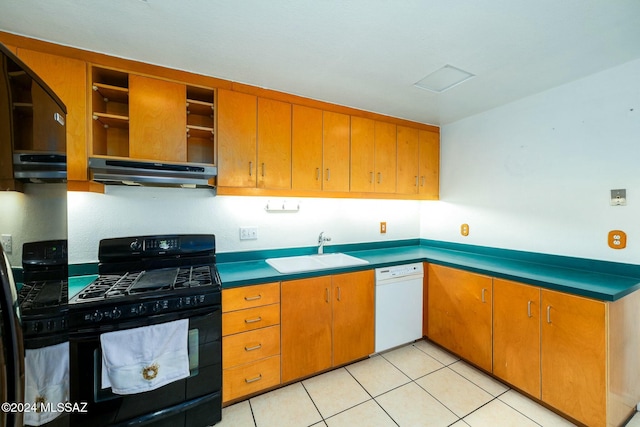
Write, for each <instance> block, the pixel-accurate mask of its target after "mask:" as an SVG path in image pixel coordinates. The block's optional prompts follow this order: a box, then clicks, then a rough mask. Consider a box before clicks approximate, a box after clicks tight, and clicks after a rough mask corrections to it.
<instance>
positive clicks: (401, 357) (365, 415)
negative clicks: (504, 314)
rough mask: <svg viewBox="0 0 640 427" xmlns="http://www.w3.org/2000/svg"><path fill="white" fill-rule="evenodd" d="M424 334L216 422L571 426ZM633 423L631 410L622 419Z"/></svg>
mask: <svg viewBox="0 0 640 427" xmlns="http://www.w3.org/2000/svg"><path fill="white" fill-rule="evenodd" d="M572 425H573V424H572V423H570V422H569V421H567V420H565V419H564V418H562V417H560V416H558V415H557V414H555V413H554V412H552V411H549V410H548V409H546V408H544V407H542V406H541V405H539V404H538V403H536V402H534V401H533V400H531V399H528V398H527V397H525V396H523V395H522V394H520V393H518V392H517V391H515V390H513V389H510V388H509V387H507V386H506V385H504V384H502V383H501V382H499V381H496V380H495V379H493V378H491V377H490V376H488V375H486V374H484V373H483V372H481V371H479V370H477V369H476V368H474V367H472V366H471V365H469V364H467V363H465V362H464V361H461V360H459V359H458V358H457V357H455V356H452V355H451V354H449V353H447V352H446V351H444V350H442V349H441V348H439V347H437V346H435V345H434V344H432V343H430V342H428V341H417V342H415V343H413V344H409V345H406V346H403V347H400V348H398V349H394V350H391V351H388V352H385V353H382V354H379V355H374V356H372V357H370V358H369V359H366V360H363V361H360V362H356V363H354V364H351V365H348V366H346V367H343V368H339V369H336V370H333V371H330V372H327V373H324V374H321V375H318V376H315V377H312V378H308V379H306V380H303V381H300V382H297V383H294V384H291V385H288V386H286V387H283V388H280V389H277V390H274V391H271V392H269V393H265V394H262V395H260V396H256V397H253V398H251V399H249V400H245V401H243V402H240V403H236V404H234V405H232V406H229V407H226V408H224V409H223V410H222V422H221V423H219V424H217V425H216V427H354V426H367V427H386V426H389V427H393V426H400V427H405V426H406V427H418V426H434V427H438V426H442V427H445V426H453V427H484V426H487V427H496V426H501V427H502V426H514V427H526V426H544V427H555V426H572ZM627 426H628V427H640V417H639V416H636V417H634V419H633V420H632V421H631V422H630V423H629V424H628V425H627Z"/></svg>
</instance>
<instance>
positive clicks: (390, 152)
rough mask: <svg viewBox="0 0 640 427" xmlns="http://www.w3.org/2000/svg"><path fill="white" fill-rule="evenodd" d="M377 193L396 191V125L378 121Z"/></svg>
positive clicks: (376, 147)
mask: <svg viewBox="0 0 640 427" xmlns="http://www.w3.org/2000/svg"><path fill="white" fill-rule="evenodd" d="M375 142H376V143H375V151H376V155H375V157H376V169H375V170H376V173H375V182H376V193H395V191H396V163H397V150H396V125H394V124H392V123H385V122H376V137H375Z"/></svg>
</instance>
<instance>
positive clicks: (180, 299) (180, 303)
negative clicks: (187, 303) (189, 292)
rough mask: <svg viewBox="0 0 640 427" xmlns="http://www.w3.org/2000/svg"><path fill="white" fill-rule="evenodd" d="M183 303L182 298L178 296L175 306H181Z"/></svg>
mask: <svg viewBox="0 0 640 427" xmlns="http://www.w3.org/2000/svg"><path fill="white" fill-rule="evenodd" d="M183 305H184V301H183V300H182V298H178V302H176V308H182V306H183Z"/></svg>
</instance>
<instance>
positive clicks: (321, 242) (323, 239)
mask: <svg viewBox="0 0 640 427" xmlns="http://www.w3.org/2000/svg"><path fill="white" fill-rule="evenodd" d="M330 241H331V237H324V231H323V232H322V233H320V235H319V236H318V255H322V254H323V253H324V244H325V242H330Z"/></svg>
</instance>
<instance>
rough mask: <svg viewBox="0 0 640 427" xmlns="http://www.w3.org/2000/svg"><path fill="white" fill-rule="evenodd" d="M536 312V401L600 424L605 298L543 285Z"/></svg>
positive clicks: (602, 423)
mask: <svg viewBox="0 0 640 427" xmlns="http://www.w3.org/2000/svg"><path fill="white" fill-rule="evenodd" d="M542 316H543V318H542V328H541V329H542V353H541V354H542V400H543V401H544V402H546V403H548V404H549V405H551V406H553V407H554V408H556V409H558V410H560V411H562V412H564V413H566V414H567V415H569V416H571V417H573V418H575V419H576V420H578V421H581V422H583V423H584V424H586V425H589V426H594V427H596V426H605V425H606V409H607V408H606V392H607V386H606V384H607V383H606V349H607V340H606V335H605V334H606V306H605V303H603V302H600V301H595V300H590V299H587V298H581V297H577V296H574V295H568V294H563V293H560V292H554V291H548V290H545V289H543V290H542Z"/></svg>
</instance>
